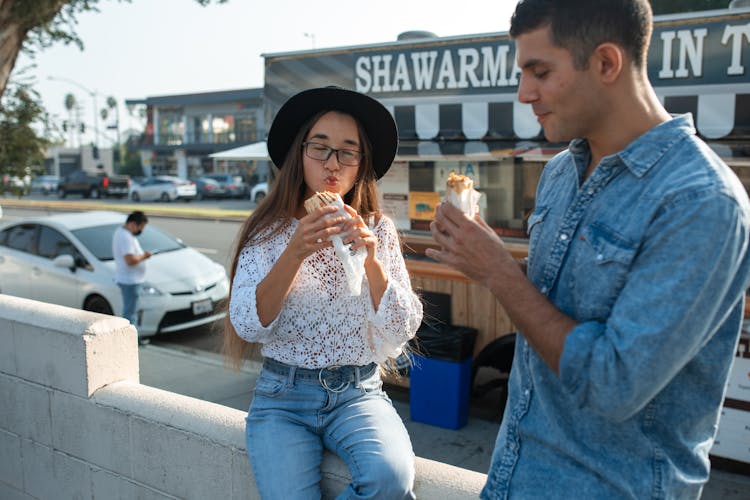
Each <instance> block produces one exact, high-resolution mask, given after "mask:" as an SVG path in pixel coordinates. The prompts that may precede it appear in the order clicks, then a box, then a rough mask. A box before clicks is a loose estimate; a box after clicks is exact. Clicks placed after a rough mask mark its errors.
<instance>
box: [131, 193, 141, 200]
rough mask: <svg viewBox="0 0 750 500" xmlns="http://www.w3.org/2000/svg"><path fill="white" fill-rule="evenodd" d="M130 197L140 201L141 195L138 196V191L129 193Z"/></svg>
mask: <svg viewBox="0 0 750 500" xmlns="http://www.w3.org/2000/svg"><path fill="white" fill-rule="evenodd" d="M130 199H131V200H133V201H141V197H140V196H138V193H133V194H131V195H130Z"/></svg>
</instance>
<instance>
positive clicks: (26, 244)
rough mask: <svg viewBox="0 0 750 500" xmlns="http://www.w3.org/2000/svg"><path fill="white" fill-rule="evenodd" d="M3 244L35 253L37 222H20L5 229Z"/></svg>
mask: <svg viewBox="0 0 750 500" xmlns="http://www.w3.org/2000/svg"><path fill="white" fill-rule="evenodd" d="M4 233H5V235H4V237H3V238H2V242H3V245H4V246H6V247H8V248H12V249H14V250H18V251H21V252H27V253H34V246H35V245H36V224H19V225H18V226H13V227H11V228H8V229H6V230H5V231H4Z"/></svg>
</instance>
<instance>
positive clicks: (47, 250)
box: [37, 226, 91, 269]
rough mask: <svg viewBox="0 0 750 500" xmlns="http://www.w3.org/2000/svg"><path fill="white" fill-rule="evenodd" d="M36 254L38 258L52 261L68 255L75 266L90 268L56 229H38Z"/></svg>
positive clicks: (73, 246)
mask: <svg viewBox="0 0 750 500" xmlns="http://www.w3.org/2000/svg"><path fill="white" fill-rule="evenodd" d="M37 253H38V254H39V256H41V257H46V258H48V259H54V258H56V257H59V256H60V255H70V256H72V257H73V260H74V261H75V263H76V266H78V267H85V268H87V269H90V268H91V267H90V266H89V263H88V261H87V260H86V258H85V257H84V256H83V254H81V252H79V251H78V249H77V248H76V247H75V245H73V242H71V241H70V240H69V239H68V238H66V237H65V236H64V235H63V234H61V233H60V232H59V231H57V230H56V229H52V228H50V227H45V226H41V227H40V230H39V244H38V245H37Z"/></svg>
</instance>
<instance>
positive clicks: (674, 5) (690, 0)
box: [651, 0, 729, 16]
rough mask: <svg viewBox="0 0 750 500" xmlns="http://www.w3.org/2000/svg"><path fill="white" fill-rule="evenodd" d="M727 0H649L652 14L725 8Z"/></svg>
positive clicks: (727, 3)
mask: <svg viewBox="0 0 750 500" xmlns="http://www.w3.org/2000/svg"><path fill="white" fill-rule="evenodd" d="M728 6H729V0H651V9H652V10H653V11H654V15H657V16H658V15H660V14H674V13H677V12H697V11H701V10H715V9H726V8H727V7H728Z"/></svg>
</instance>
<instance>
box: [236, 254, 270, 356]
mask: <svg viewBox="0 0 750 500" xmlns="http://www.w3.org/2000/svg"><path fill="white" fill-rule="evenodd" d="M270 250H272V249H269V248H268V245H253V246H247V247H245V248H244V249H243V250H242V253H241V254H240V257H239V260H238V261H237V270H236V271H235V274H234V280H233V281H232V299H231V301H230V302H229V319H230V320H231V321H232V325H233V326H234V329H235V330H236V331H237V335H239V336H240V337H242V338H243V339H245V340H246V341H248V342H259V343H265V342H267V341H268V340H269V339H270V338H271V336H272V335H273V330H274V327H275V325H276V321H277V319H278V316H277V317H276V319H274V320H273V321H272V322H271V323H270V324H269V325H268V326H266V327H264V326H263V325H261V323H260V318H259V317H258V305H257V302H256V297H255V289H256V287H257V286H258V283H260V282H261V281H262V280H263V278H265V277H266V275H267V274H268V272H269V271H270V270H271V267H272V266H273V263H274V262H275V261H276V259H275V258H274V255H276V252H273V251H270Z"/></svg>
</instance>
